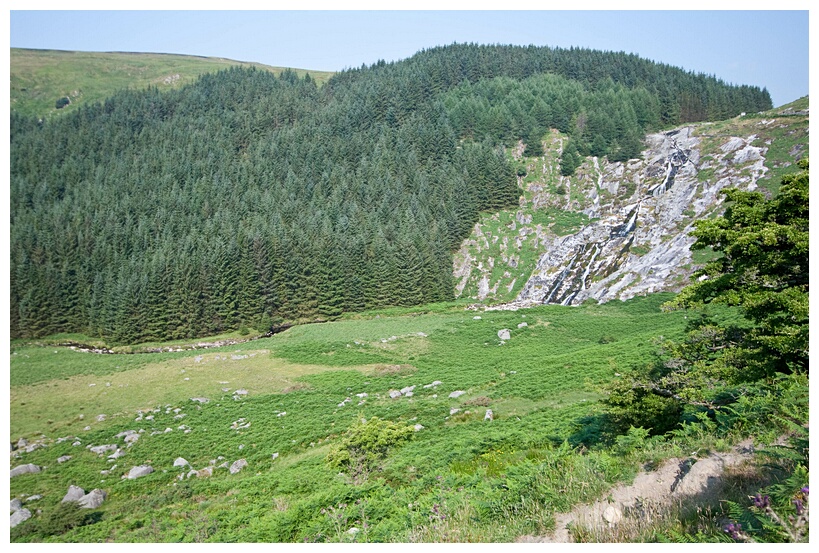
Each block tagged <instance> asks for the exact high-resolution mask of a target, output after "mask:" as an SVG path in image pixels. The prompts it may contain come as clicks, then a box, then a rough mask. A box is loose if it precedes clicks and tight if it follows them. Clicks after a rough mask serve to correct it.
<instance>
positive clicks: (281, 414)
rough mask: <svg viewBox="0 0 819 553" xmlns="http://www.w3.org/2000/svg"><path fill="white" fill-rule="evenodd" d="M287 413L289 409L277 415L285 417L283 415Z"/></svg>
mask: <svg viewBox="0 0 819 553" xmlns="http://www.w3.org/2000/svg"><path fill="white" fill-rule="evenodd" d="M286 414H287V411H282V412H281V413H279V414H278V415H276V416H277V417H283V416H285V415H286Z"/></svg>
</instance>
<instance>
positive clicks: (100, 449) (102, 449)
mask: <svg viewBox="0 0 819 553" xmlns="http://www.w3.org/2000/svg"><path fill="white" fill-rule="evenodd" d="M88 449H89V450H90V451H91V453H96V454H97V455H102V454H103V453H107V452H109V451H116V450H117V449H119V446H117V444H105V445H96V446H94V447H89V448H88Z"/></svg>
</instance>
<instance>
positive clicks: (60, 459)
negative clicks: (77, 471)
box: [57, 455, 71, 464]
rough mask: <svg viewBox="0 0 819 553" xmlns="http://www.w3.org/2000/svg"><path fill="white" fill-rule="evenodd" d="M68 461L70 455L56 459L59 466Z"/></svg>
mask: <svg viewBox="0 0 819 553" xmlns="http://www.w3.org/2000/svg"><path fill="white" fill-rule="evenodd" d="M70 460H71V455H63V456H62V457H57V462H58V463H60V464H62V463H65V462H66V461H70Z"/></svg>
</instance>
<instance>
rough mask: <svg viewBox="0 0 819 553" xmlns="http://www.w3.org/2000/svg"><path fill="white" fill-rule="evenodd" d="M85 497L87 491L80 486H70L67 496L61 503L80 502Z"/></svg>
mask: <svg viewBox="0 0 819 553" xmlns="http://www.w3.org/2000/svg"><path fill="white" fill-rule="evenodd" d="M84 495H85V490H84V489H82V488H81V487H79V486H74V485H71V486H68V493H67V494H65V497H63V499H62V501H60V503H67V502H69V501H79V500H80V499H82V497H83V496H84Z"/></svg>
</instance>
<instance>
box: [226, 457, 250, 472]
mask: <svg viewBox="0 0 819 553" xmlns="http://www.w3.org/2000/svg"><path fill="white" fill-rule="evenodd" d="M246 466H247V461H246V460H245V459H239V460H238V461H236V462H234V463H233V464H232V465H230V469H229V470H230V474H236V473H238V472H240V471H241V470H242V469H243V468H245V467H246Z"/></svg>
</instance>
